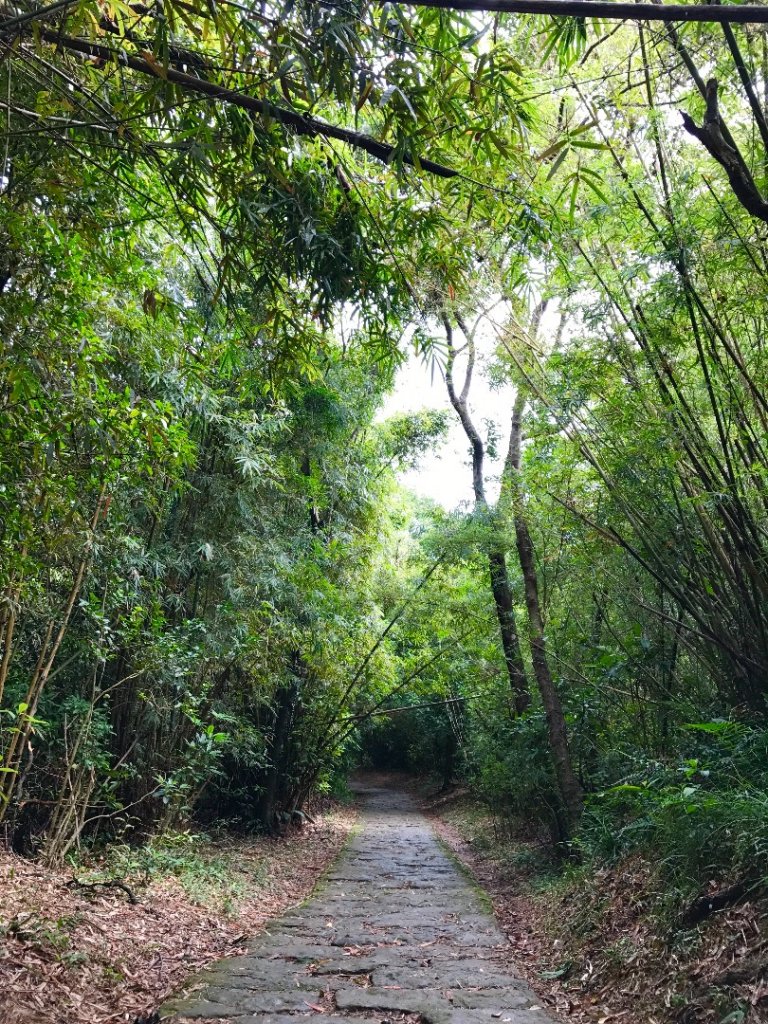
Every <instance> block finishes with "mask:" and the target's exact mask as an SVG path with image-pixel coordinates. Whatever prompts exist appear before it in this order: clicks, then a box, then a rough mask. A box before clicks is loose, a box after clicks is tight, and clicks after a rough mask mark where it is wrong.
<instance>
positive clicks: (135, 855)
mask: <svg viewBox="0 0 768 1024" xmlns="http://www.w3.org/2000/svg"><path fill="white" fill-rule="evenodd" d="M72 867H73V868H74V869H75V871H76V873H77V877H78V878H79V879H80V880H81V881H84V882H86V883H94V882H101V881H122V882H124V883H125V884H127V885H133V886H147V885H149V884H151V883H152V882H155V881H159V880H162V879H164V878H173V879H175V880H176V881H177V882H178V884H179V885H180V886H181V888H182V890H183V891H184V893H185V895H186V896H187V897H188V898H189V899H190V900H191V901H192V902H193V903H194V904H196V905H198V906H204V907H209V908H211V909H215V910H217V911H220V912H222V913H225V914H233V913H235V912H236V911H237V906H238V903H239V902H240V901H241V900H243V899H244V898H245V897H246V896H247V895H249V894H252V893H253V891H254V890H255V889H259V888H262V887H263V886H264V884H265V882H266V879H267V863H266V861H265V860H264V859H262V858H261V857H259V856H257V855H256V854H255V853H254V854H253V855H252V856H249V855H247V854H246V853H245V852H244V849H243V845H242V844H238V845H237V846H235V845H233V844H231V843H228V842H227V841H226V840H224V839H222V838H221V837H218V836H215V835H210V834H208V833H205V832H202V831H192V830H176V831H167V832H164V833H162V834H160V835H156V836H153V837H151V838H150V839H149V840H147V842H145V843H143V844H142V845H141V846H131V845H128V844H127V843H126V844H115V845H113V846H111V847H110V848H109V849H108V851H106V852H105V853H104V854H103V855H102V856H100V857H99V858H97V859H93V858H89V857H87V856H86V857H84V858H82V859H81V860H80V861H79V862H78V861H73V862H72Z"/></svg>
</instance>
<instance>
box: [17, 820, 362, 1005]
mask: <svg viewBox="0 0 768 1024" xmlns="http://www.w3.org/2000/svg"><path fill="white" fill-rule="evenodd" d="M354 820H355V815H354V813H353V812H351V811H349V810H346V809H339V808H337V809H335V810H334V811H333V812H331V813H328V814H321V813H318V814H317V815H316V824H307V825H306V826H305V827H304V828H303V829H291V830H290V832H289V833H287V834H286V835H285V836H284V837H283V838H268V837H255V838H231V837H230V838H226V837H225V838H222V839H221V840H219V841H216V842H212V841H210V840H207V839H205V837H202V838H201V837H194V836H191V835H189V834H188V833H179V834H177V835H175V836H174V835H171V836H168V837H164V838H162V839H161V840H158V841H157V842H156V843H155V844H154V845H153V846H151V847H147V848H138V849H129V848H127V847H125V848H121V849H122V853H123V854H124V860H123V861H121V860H119V859H118V858H113V859H112V860H110V861H108V862H106V863H93V864H85V865H80V866H79V867H78V870H77V876H78V878H79V879H81V880H83V879H84V880H93V879H95V878H108V877H114V878H121V879H123V880H124V881H125V882H127V883H128V885H129V886H130V888H131V889H132V891H133V892H134V894H135V897H136V899H137V902H136V904H130V903H129V902H128V900H127V896H126V894H125V893H124V892H123V891H122V890H119V889H114V888H98V887H97V888H96V889H84V888H78V887H71V885H70V883H71V881H72V877H73V873H72V870H71V869H67V870H60V871H58V870H51V869H49V868H46V867H44V866H43V865H42V864H40V863H39V862H35V861H29V860H24V859H22V858H20V857H16V856H14V855H13V854H10V853H7V852H4V851H0V1024H70V1022H77V1024H118V1022H119V1024H126V1022H132V1021H133V1020H134V1019H135V1017H136V1016H137V1014H140V1013H144V1012H147V1011H149V1010H151V1009H152V1008H153V1007H156V1006H157V1005H158V1003H159V1002H160V1001H161V1000H163V999H164V998H166V997H167V996H168V994H169V993H171V992H173V991H175V990H176V989H178V987H179V985H181V984H182V983H183V982H184V981H185V980H186V979H187V978H188V977H189V976H190V975H191V974H193V973H194V972H196V971H198V970H199V969H200V968H201V967H204V966H205V965H207V964H210V963H211V962H212V961H215V960H219V959H220V958H221V957H223V956H230V955H233V954H235V953H237V952H240V951H242V949H243V948H244V942H245V936H246V935H247V936H248V937H249V938H250V937H252V936H253V934H254V933H256V932H258V931H259V930H260V929H261V928H263V927H264V925H265V924H266V923H267V922H268V921H269V920H270V919H272V918H274V917H275V916H276V915H278V914H281V913H283V912H285V911H286V910H287V909H288V908H289V907H291V906H294V905H296V904H297V903H299V902H300V901H301V900H302V899H303V898H304V897H306V895H307V894H308V893H309V892H311V891H312V889H313V887H314V885H315V883H316V881H317V878H318V876H319V875H320V874H321V873H322V872H323V870H324V869H325V867H326V866H327V865H328V864H329V863H330V862H331V861H333V859H334V858H335V857H336V855H337V853H338V851H339V849H340V848H341V846H342V845H343V844H344V842H345V840H346V838H347V837H348V835H349V833H350V830H351V828H352V826H353V824H354Z"/></svg>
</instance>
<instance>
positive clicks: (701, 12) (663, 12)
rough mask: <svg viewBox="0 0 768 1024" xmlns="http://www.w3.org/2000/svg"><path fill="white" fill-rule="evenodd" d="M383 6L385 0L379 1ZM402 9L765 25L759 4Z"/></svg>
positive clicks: (479, 3)
mask: <svg viewBox="0 0 768 1024" xmlns="http://www.w3.org/2000/svg"><path fill="white" fill-rule="evenodd" d="M379 2H380V3H383V2H384V0H379ZM400 3H401V5H402V6H405V7H439V8H442V9H443V10H448V11H486V12H489V13H495V14H550V15H561V16H566V17H576V18H608V19H618V20H619V21H667V22H670V21H680V22H683V21H705V22H717V23H719V24H722V23H731V22H737V23H741V24H755V25H765V24H768V6H765V7H764V6H762V4H726V5H725V6H717V7H716V6H711V5H710V4H648V3H637V4H631V3H622V2H616V3H612V2H611V0H400Z"/></svg>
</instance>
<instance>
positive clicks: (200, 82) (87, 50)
mask: <svg viewBox="0 0 768 1024" xmlns="http://www.w3.org/2000/svg"><path fill="white" fill-rule="evenodd" d="M0 34H2V33H0ZM38 34H39V36H40V38H41V39H44V40H45V41H46V42H49V43H53V44H54V45H55V46H57V47H59V49H62V50H67V51H69V52H70V53H80V54H82V55H83V56H85V57H96V58H99V59H101V60H104V61H106V62H109V63H117V64H119V65H120V66H121V67H126V68H130V69H131V70H132V71H136V72H138V73H139V74H141V75H146V76H147V77H148V78H153V79H158V78H160V79H162V80H164V81H167V82H173V84H174V85H178V86H180V87H181V88H182V89H184V90H186V91H187V92H194V93H198V94H200V95H203V96H209V97H210V98H211V99H212V100H214V101H216V102H219V103H226V104H229V105H231V106H234V107H241V108H242V109H243V110H248V111H250V112H251V113H254V114H258V115H260V116H261V117H266V118H270V119H271V120H273V121H277V122H278V123H279V124H283V125H286V126H287V127H289V128H291V129H292V130H293V131H294V132H296V134H297V135H306V136H309V137H310V138H318V137H323V136H324V137H326V138H329V139H337V140H338V141H339V142H345V143H347V145H349V146H352V147H354V148H355V149H362V150H364V151H365V152H366V153H368V154H369V155H370V156H373V157H375V158H376V159H377V160H381V161H382V162H383V163H385V164H389V163H391V162H392V160H393V159H394V157H395V152H396V150H395V147H394V146H393V145H391V144H390V143H388V142H380V141H379V140H378V139H374V138H372V137H371V136H370V135H365V134H363V133H362V132H356V131H353V130H352V129H350V128H341V127H339V126H338V125H333V124H328V122H326V121H321V120H319V119H318V118H315V117H307V116H306V115H305V114H301V113H299V112H298V111H296V110H291V109H289V108H288V107H281V106H276V105H275V104H273V103H269V102H268V101H266V100H260V99H257V98H256V97H255V96H249V95H247V94H245V93H241V92H237V91H236V90H235V89H227V88H225V87H224V86H221V85H217V84H216V83H215V82H210V81H208V80H207V79H205V78H198V77H197V76H195V75H189V74H187V73H186V72H184V71H179V70H178V68H174V67H172V66H168V67H163V65H162V64H159V63H157V62H155V63H152V64H151V63H150V62H149V61H147V60H144V59H143V58H142V57H137V56H136V55H134V54H133V53H129V52H127V51H126V50H116V49H113V48H111V47H109V46H104V45H103V44H101V43H96V42H91V41H90V40H87V39H78V38H76V37H74V36H67V35H64V34H63V33H61V32H59V31H57V30H54V29H50V28H40V29H38ZM400 159H401V160H402V161H403V163H405V164H409V165H410V166H412V167H416V168H420V169H421V170H424V171H427V172H428V173H429V174H434V175H436V176H437V177H439V178H454V177H456V175H457V174H458V171H456V170H454V169H453V168H452V167H446V166H445V165H444V164H439V163H435V161H434V160H427V159H421V158H419V157H416V156H414V155H412V154H410V153H408V152H405V153H402V154H401V156H400Z"/></svg>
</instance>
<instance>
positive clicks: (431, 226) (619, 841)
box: [0, 0, 768, 890]
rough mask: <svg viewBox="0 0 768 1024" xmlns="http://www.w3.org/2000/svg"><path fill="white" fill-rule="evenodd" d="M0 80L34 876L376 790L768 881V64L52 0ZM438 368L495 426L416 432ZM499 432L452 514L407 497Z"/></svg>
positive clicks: (11, 475) (558, 31) (343, 12)
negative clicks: (405, 399)
mask: <svg viewBox="0 0 768 1024" xmlns="http://www.w3.org/2000/svg"><path fill="white" fill-rule="evenodd" d="M0 54H2V58H1V60H0V106H1V107H2V112H3V116H2V121H3V127H2V141H1V142H0V154H2V158H3V171H2V177H1V178H0V189H1V193H2V199H1V204H0V302H1V303H2V305H1V307H0V308H1V309H2V322H1V325H0V330H2V352H1V353H0V438H1V443H0V551H1V552H2V558H1V559H0V593H2V601H1V603H0V695H1V696H2V703H1V704H0V716H1V717H0V750H1V751H2V755H1V756H2V761H1V762H0V818H2V822H3V828H4V829H5V833H6V835H7V836H8V838H9V841H10V842H11V843H12V845H13V847H14V848H15V849H16V850H18V851H22V852H25V853H30V854H33V853H34V854H39V855H42V856H43V857H45V858H46V859H47V860H48V861H49V862H50V863H52V864H56V863H61V862H62V861H63V860H65V859H66V858H67V857H69V856H71V855H72V854H73V853H74V852H75V851H76V850H77V849H78V848H79V847H80V846H81V844H100V843H104V842H108V841H110V840H111V839H114V838H116V837H119V838H120V839H121V840H122V839H125V838H127V839H131V840H136V841H139V840H140V839H141V838H142V837H145V836H146V835H147V834H148V833H150V832H152V831H153V830H158V829H169V828H173V827H175V826H177V825H178V823H179V822H180V821H183V820H184V819H187V818H189V817H190V816H191V815H195V816H197V817H198V818H199V819H201V820H203V821H211V820H212V819H214V818H219V819H222V818H223V819H225V820H226V821H228V822H230V823H236V824H237V825H239V826H241V827H245V828H253V827H261V828H266V829H271V828H274V827H275V826H276V825H277V824H279V821H280V818H281V815H285V814H290V813H291V812H292V811H293V810H295V809H297V808H300V807H301V806H302V805H303V803H304V802H305V801H306V799H307V798H308V797H309V795H310V794H312V793H314V792H318V791H321V792H327V791H328V790H329V789H333V787H334V786H336V785H338V784H339V782H340V780H342V779H343V777H344V775H345V773H346V772H347V771H348V769H349V768H350V766H351V765H353V764H355V763H357V762H358V761H360V760H361V759H362V760H364V761H367V763H374V764H378V765H389V766H392V765H395V766H399V767H407V768H410V769H415V770H420V771H423V770H426V769H430V770H432V769H434V768H435V767H436V766H437V767H438V768H439V770H440V772H441V774H442V776H443V778H444V780H445V781H446V782H450V781H451V780H453V779H455V778H457V777H459V776H461V777H462V778H464V779H466V780H467V781H469V782H470V784H471V785H472V786H473V787H474V788H475V790H476V792H477V793H479V794H480V795H481V796H483V797H484V798H485V799H487V800H488V801H489V802H491V803H492V804H493V806H494V807H495V808H496V810H497V811H500V812H502V813H504V814H508V815H522V816H523V817H525V818H526V819H528V820H531V819H534V820H536V821H538V822H539V823H540V824H541V826H542V829H544V830H546V831H547V833H548V834H549V835H550V836H551V838H552V841H553V842H554V844H555V845H556V847H557V848H558V850H559V851H560V852H561V853H562V854H563V855H564V856H571V857H573V856H582V857H585V856H586V857H608V858H613V857H616V856H618V855H621V854H622V853H625V852H627V851H631V850H634V849H638V848H653V849H655V850H656V851H657V854H658V859H659V863H660V864H661V869H662V870H663V871H664V872H666V874H667V877H669V878H674V879H676V880H677V881H678V882H680V883H681V885H682V888H683V889H684V890H685V889H690V890H695V889H696V888H697V887H699V886H700V885H701V884H703V883H704V881H705V880H707V879H709V878H710V877H711V876H712V875H713V873H716V874H717V876H718V877H721V876H722V877H723V878H726V879H736V880H739V881H741V882H744V881H745V880H746V882H748V883H749V884H752V883H753V882H755V883H759V882H760V881H761V880H762V878H763V876H764V865H765V855H766V852H768V778H767V777H766V771H767V770H768V769H767V766H768V729H767V728H766V723H765V715H766V694H767V693H768V399H767V397H766V395H767V394H768V392H767V391H766V383H767V382H768V355H767V354H766V346H765V338H764V334H765V331H766V327H767V326H768V292H767V289H766V285H767V284H768V269H767V268H768V250H767V249H766V235H765V225H766V223H768V213H766V211H767V210H768V199H765V198H763V196H764V194H765V195H768V120H767V119H768V79H767V78H766V73H767V72H766V69H767V68H768V36H766V34H765V32H764V31H763V29H762V28H761V27H751V26H734V27H729V26H728V25H727V24H726V25H724V26H715V25H680V26H677V27H676V26H673V25H664V24H660V23H657V22H653V23H650V22H643V21H640V20H636V21H633V22H631V23H622V22H612V21H599V20H597V19H590V20H589V21H585V19H583V18H580V17H572V18H557V19H554V18H549V17H546V16H538V15H537V16H527V15H490V14H482V13H475V14H471V13H461V12H457V11H453V10H441V9H434V8H432V7H430V6H427V7H420V6H400V5H396V4H390V3H377V2H368V0H339V2H338V3H334V4H330V3H325V2H309V0H306V2H304V0H301V2H293V0H291V2H289V0H285V2H282V0H274V2H267V3H259V4H249V3H244V4H243V3H235V2H233V0H222V2H220V3H218V4H197V3H194V2H193V3H189V2H187V0H163V2H162V3H153V4H149V5H144V4H128V3H124V2H122V0H121V2H117V0H113V2H112V3H111V4H108V5H106V4H97V3H95V2H93V0H72V2H71V3H66V4H64V3H53V4H51V5H48V6H47V7H36V6H35V5H33V4H31V3H30V4H27V3H25V2H23V0H19V2H18V3H12V4H8V3H6V4H5V5H4V6H3V20H2V21H1V22H0ZM718 83H719V99H718ZM681 114H682V115H683V116H682V117H681ZM413 352H415V353H416V354H417V355H418V356H419V357H421V358H424V359H426V360H428V361H431V362H432V364H433V366H434V368H435V372H436V374H438V375H442V377H443V378H444V380H445V383H446V400H447V402H448V403H449V410H448V411H447V412H440V411H435V410H432V411H429V410H426V411H424V412H423V413H421V414H417V415H407V416H406V415H401V416H397V417H394V418H391V419H389V420H386V421H382V420H381V418H380V417H378V416H377V413H378V410H379V409H380V407H381V405H382V402H383V399H384V397H385V396H386V394H387V393H388V392H390V391H391V389H392V388H393V386H394V384H395V378H396V373H397V370H398V367H399V366H400V365H401V364H402V362H403V360H404V359H405V358H406V357H407V355H408V353H413ZM482 376H484V377H486V378H487V379H489V380H491V381H492V383H493V386H494V387H496V388H498V389H502V390H503V393H504V394H507V395H508V396H509V416H508V419H507V421H506V422H505V423H503V424H501V425H499V424H489V423H487V422H485V421H484V420H483V418H482V415H483V410H482V408H478V407H477V406H476V405H473V397H474V396H475V395H476V394H477V388H478V384H477V381H478V378H479V377H482ZM450 407H452V409H451V408H450ZM449 412H450V416H449ZM454 413H455V416H456V419H457V422H459V423H460V425H461V428H462V429H463V431H464V433H465V435H466V438H467V443H468V448H469V457H470V463H471V465H470V466H457V467H453V468H452V469H451V470H450V472H461V473H466V474H467V476H468V479H471V480H472V485H473V489H474V496H475V500H474V504H473V506H472V507H471V508H465V509H461V510H457V511H453V512H448V511H446V510H444V509H442V508H441V507H440V506H438V505H433V504H430V503H429V502H426V501H423V500H417V499H415V498H414V497H413V496H411V495H409V494H407V493H405V492H404V491H403V490H402V489H401V488H399V486H398V484H397V472H398V470H399V469H401V468H404V467H408V466H413V465H416V464H418V461H419V459H420V458H422V457H424V456H425V454H426V453H428V452H429V451H430V450H431V449H432V448H433V446H435V445H437V444H439V443H440V441H441V439H442V438H443V436H444V435H445V432H446V429H447V427H448V425H449V422H451V417H452V416H453V415H454ZM494 460H497V461H496V462H494ZM496 466H501V469H500V470H499V471H498V475H499V477H500V478H499V480H493V479H491V478H492V477H494V474H495V473H496V468H495V467H496ZM496 484H498V487H497V486H496ZM497 492H498V496H497ZM407 708H411V709H412V710H410V711H409V710H404V709H407Z"/></svg>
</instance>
